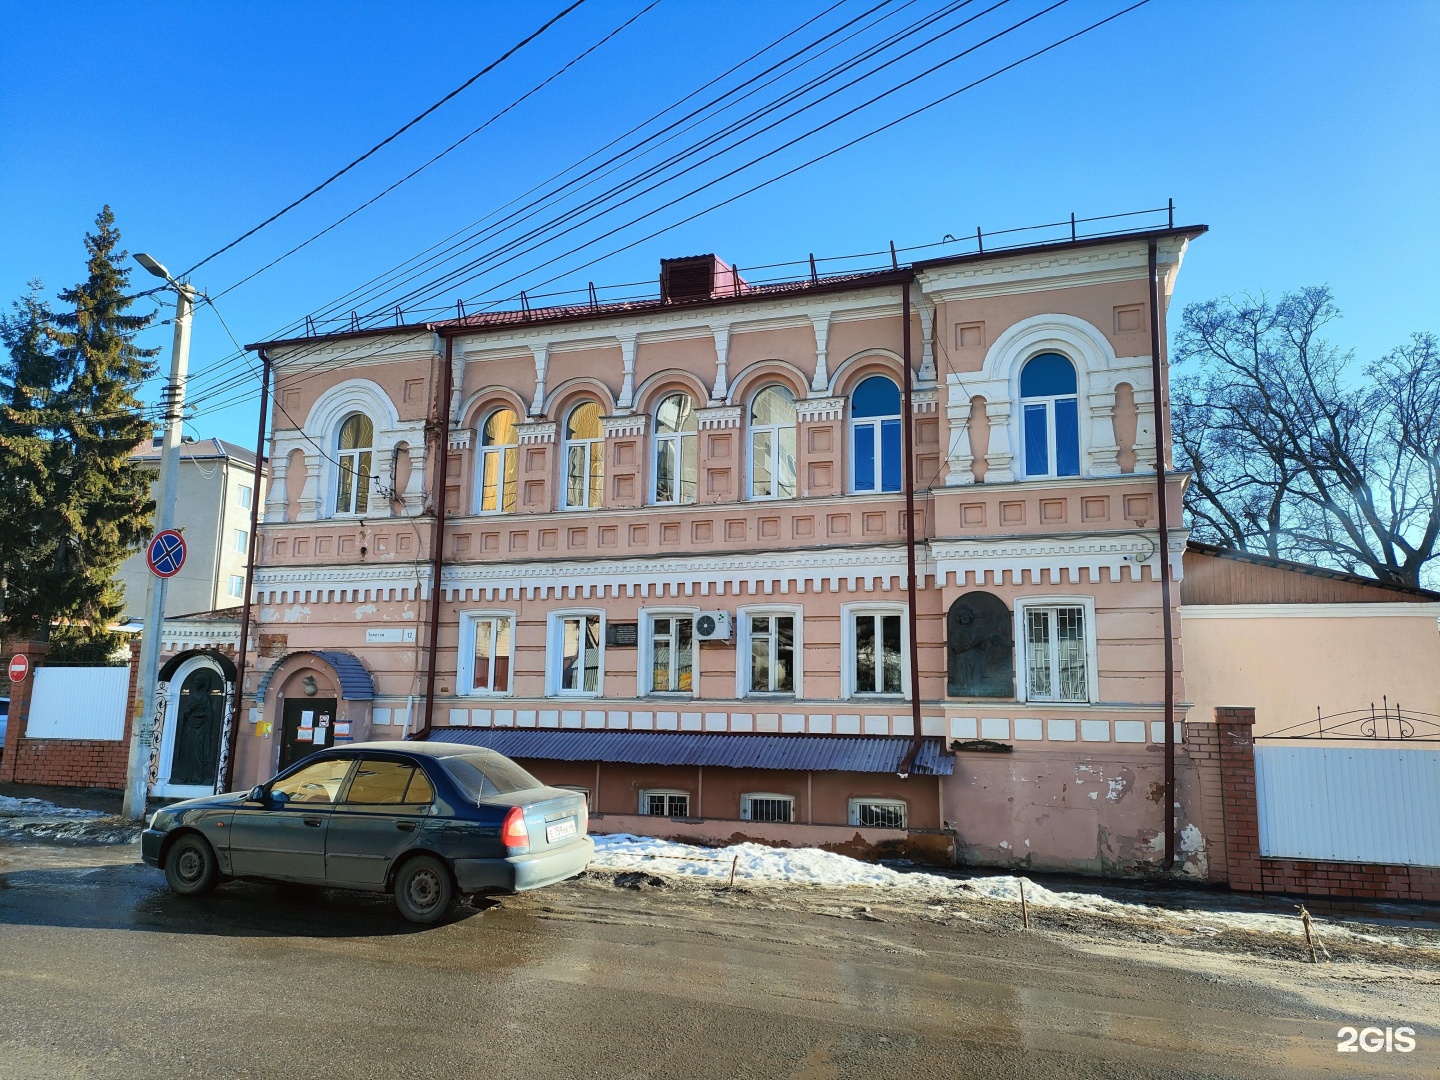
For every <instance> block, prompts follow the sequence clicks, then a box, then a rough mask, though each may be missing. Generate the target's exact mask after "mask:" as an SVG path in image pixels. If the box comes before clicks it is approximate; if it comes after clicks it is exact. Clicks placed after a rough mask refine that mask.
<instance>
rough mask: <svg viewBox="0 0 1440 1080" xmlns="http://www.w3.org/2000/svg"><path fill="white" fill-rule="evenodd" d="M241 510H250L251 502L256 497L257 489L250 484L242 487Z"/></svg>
mask: <svg viewBox="0 0 1440 1080" xmlns="http://www.w3.org/2000/svg"><path fill="white" fill-rule="evenodd" d="M239 494H240V509H241V510H249V509H250V501H251V500H252V499H253V498H254V497H255V489H254V488H252V487H250V485H248V484H241V485H240V493H239Z"/></svg>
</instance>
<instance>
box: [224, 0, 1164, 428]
mask: <svg viewBox="0 0 1440 1080" xmlns="http://www.w3.org/2000/svg"><path fill="white" fill-rule="evenodd" d="M1062 2H1063V0H1062ZM1148 2H1149V0H1139V2H1138V3H1135V4H1132V5H1130V6H1129V7H1126V8H1124V9H1122V10H1120V11H1118V12H1115V13H1114V14H1112V15H1109V16H1107V17H1105V18H1103V19H1100V20H1098V21H1096V22H1094V23H1092V24H1090V25H1088V26H1086V27H1084V28H1083V29H1081V30H1078V31H1076V32H1074V33H1072V34H1069V35H1066V36H1065V37H1063V38H1061V39H1059V40H1057V41H1054V42H1052V43H1050V44H1049V45H1046V46H1044V47H1042V48H1040V49H1037V50H1035V51H1033V52H1031V53H1029V54H1027V55H1026V56H1023V57H1021V58H1020V59H1018V60H1015V61H1012V62H1010V63H1008V64H1005V65H1003V66H1002V67H1000V68H997V69H996V70H994V71H992V72H990V73H989V74H987V75H985V76H983V77H981V78H979V79H976V80H973V81H972V82H970V83H967V84H966V85H965V86H962V87H960V88H958V89H956V90H954V91H951V92H950V93H947V94H944V95H942V96H941V97H939V98H936V99H935V100H933V101H931V102H929V103H927V104H925V105H923V106H920V107H919V108H917V109H914V110H911V111H910V112H908V113H906V114H904V115H903V116H900V117H898V118H896V119H894V120H891V121H888V122H886V123H885V124H882V125H879V126H878V127H875V128H873V129H871V130H869V131H867V132H865V133H863V134H862V135H860V136H858V137H856V138H854V139H851V140H849V141H847V142H846V143H844V144H842V145H840V146H837V147H834V148H833V149H831V150H828V151H826V152H825V153H823V154H819V155H817V156H815V157H813V158H811V159H809V160H808V161H806V162H803V163H801V164H799V165H797V166H794V167H793V168H791V169H788V170H786V171H785V172H782V173H780V174H778V175H777V176H774V177H771V178H769V179H767V180H764V181H762V182H761V183H759V184H756V185H753V186H752V187H750V188H748V189H746V190H745V191H742V192H740V193H738V194H736V195H733V196H730V197H728V198H726V199H723V200H721V201H720V202H717V203H714V204H712V205H711V206H708V207H706V208H704V209H702V210H699V211H697V212H696V213H694V214H691V215H689V216H688V217H686V218H683V219H681V220H680V221H678V222H674V223H672V224H670V225H667V226H665V227H664V228H662V229H659V230H657V231H655V232H653V233H650V234H649V235H647V236H645V237H641V238H639V239H637V240H634V241H631V242H629V243H627V244H624V245H622V246H621V247H618V248H615V249H612V250H610V251H607V252H606V253H605V254H603V255H600V256H597V257H596V258H594V259H591V260H589V261H588V262H586V263H583V264H580V265H579V266H576V267H572V268H571V269H569V270H567V271H566V272H565V273H562V274H559V275H556V276H554V277H552V278H549V279H547V281H546V282H542V283H540V284H542V285H543V284H548V283H549V282H553V281H556V280H559V279H560V278H561V277H564V276H566V274H569V273H573V272H575V271H576V270H580V269H584V268H585V267H587V266H591V265H594V264H595V263H597V262H600V261H603V260H604V259H606V258H609V257H611V256H613V255H614V254H617V253H619V252H620V251H624V250H628V249H629V248H631V247H635V246H637V245H638V244H641V243H644V242H646V241H648V240H651V239H654V238H655V237H657V236H659V235H661V234H663V233H664V232H667V231H669V230H670V229H673V228H676V227H678V226H679V225H683V224H685V223H687V222H689V221H693V220H695V219H696V218H698V217H701V216H703V215H704V214H707V213H710V212H712V211H714V210H716V209H719V208H720V207H722V206H725V205H728V204H730V203H732V202H735V201H736V200H738V199H741V198H744V197H745V196H746V195H749V194H752V193H754V192H755V191H758V190H760V189H762V188H764V187H767V186H769V185H771V184H774V183H777V182H778V181H780V180H782V179H785V178H786V177H788V176H791V175H794V174H795V173H797V172H799V171H801V170H803V169H805V168H808V167H810V166H811V165H814V164H816V163H817V162H819V161H823V160H825V159H826V158H828V157H831V156H833V155H835V154H837V153H840V152H842V151H843V150H846V149H848V148H850V147H852V146H854V145H856V144H858V143H860V142H863V141H865V140H866V139H869V138H872V137H874V136H875V135H878V134H880V133H881V132H883V131H886V130H889V129H890V128H892V127H895V126H896V125H898V124H901V123H903V122H905V121H906V120H909V119H912V118H913V117H915V116H918V115H920V114H921V113H924V112H927V111H929V110H930V109H933V108H935V107H937V106H939V105H941V104H943V103H944V102H946V101H949V100H952V99H953V98H955V97H957V96H959V95H960V94H963V93H965V92H967V91H969V90H971V89H974V88H975V87H977V86H980V85H983V84H984V83H986V82H989V81H990V80H992V79H994V78H997V77H998V76H999V75H1002V74H1004V73H1005V72H1008V71H1011V70H1013V69H1014V68H1016V67H1019V66H1021V65H1022V64H1025V63H1028V62H1030V61H1032V60H1034V59H1037V58H1038V57H1040V56H1043V55H1045V54H1046V53H1049V52H1051V51H1053V50H1054V49H1057V48H1059V47H1061V46H1062V45H1065V44H1067V43H1069V42H1071V41H1074V40H1076V39H1077V38H1079V37H1082V36H1084V35H1086V34H1089V33H1091V32H1093V31H1095V30H1097V29H1099V28H1100V27H1102V26H1104V25H1106V24H1107V23H1110V22H1113V21H1114V20H1116V19H1118V18H1121V17H1122V16H1124V15H1127V14H1129V13H1130V12H1132V11H1134V10H1136V9H1138V8H1140V7H1143V6H1144V5H1145V4H1147V3H1148ZM1054 6H1058V4H1057V5H1054ZM1046 10H1047V11H1048V10H1050V9H1046ZM1044 13H1045V12H1041V13H1040V14H1044ZM1035 17H1037V16H1032V17H1031V19H1033V18H1035ZM1026 21H1029V20H1026ZM1017 25H1018V24H1017ZM1006 32H1008V31H1006ZM995 36H996V37H998V36H1001V35H998V34H997V35H995ZM988 40H993V38H992V39H987V41H988ZM981 44H985V42H982V43H981ZM978 47H979V46H975V47H972V49H971V50H967V52H968V51H973V49H974V48H978ZM952 59H954V58H952ZM948 62H949V61H947V63H948ZM941 66H943V65H941ZM920 77H923V73H922V75H921V76H915V77H914V78H912V79H910V80H907V83H908V82H913V81H914V79H915V78H920ZM891 92H893V90H892V91H887V92H886V94H883V95H880V96H881V97H883V96H888V94H889V93H891ZM873 100H878V98H877V99H872V101H873ZM867 104H868V103H867ZM864 107H865V106H863V105H862V106H857V107H856V109H859V108H864ZM856 109H852V110H850V112H852V113H853V112H854V111H856ZM845 115H849V113H847V114H845ZM839 119H843V116H842V117H839V118H836V120H839ZM834 122H836V121H830V122H829V123H827V124H825V125H821V128H823V127H827V126H830V124H833V123H834ZM821 128H816V129H813V130H812V132H809V133H806V135H802V136H799V137H797V139H795V140H792V141H791V143H789V144H786V145H787V146H788V145H792V144H793V143H794V142H797V141H799V140H800V139H803V138H806V137H808V136H809V135H810V134H813V133H814V131H818V130H821ZM778 149H784V147H781V148H778ZM778 149H777V150H776V151H772V152H771V153H775V152H778ZM764 156H770V155H768V154H767V155H764ZM762 159H763V157H762ZM762 159H757V160H762ZM751 164H753V162H752V163H751ZM747 167H749V166H748V165H746V166H742V167H741V168H742V169H743V168H747ZM734 171H739V170H734ZM734 171H732V173H730V174H727V176H728V175H734ZM721 179H723V178H721ZM704 186H709V185H704ZM702 189H703V187H702V188H697V189H696V190H697V191H698V190H702ZM685 197H688V196H682V197H681V198H682V199H683V198H685ZM676 201H679V200H672V201H671V203H669V204H666V205H667V206H669V205H673V204H674V202H676ZM659 209H664V207H661V208H659ZM655 212H658V210H657V211H652V212H651V214H653V213H655ZM644 216H651V215H644ZM642 219H643V216H642V218H637V219H636V220H637V221H638V220H642ZM625 227H626V226H621V227H620V228H622V229H623V228H625ZM615 231H619V230H612V232H611V233H609V234H606V235H613V233H614V232H615ZM603 238H604V237H600V238H597V239H603ZM594 242H596V241H591V242H590V243H594ZM586 246H589V244H585V245H580V246H579V247H577V248H575V249H572V250H571V252H567V253H566V254H573V253H575V252H576V251H579V250H583V248H584V247H586ZM563 257H564V256H563V255H562V256H558V257H557V259H558V258H563ZM554 261H556V259H552V260H549V261H548V262H547V263H544V264H542V265H548V264H549V263H550V262H554ZM318 346H319V343H318V342H317V344H316V346H306V347H305V348H304V349H302V350H299V355H301V356H303V355H306V354H307V353H309V352H311V351H312V350H313V349H314V348H316V347H318ZM361 348H362V349H363V348H364V347H363V346H361ZM358 358H359V357H357V359H358ZM354 362H356V361H355V360H351V361H345V362H341V363H340V364H338V365H333V366H330V367H327V369H326V371H325V372H324V373H325V374H330V373H332V372H333V371H334V370H336V368H338V367H345V366H348V364H349V363H354ZM318 374H320V373H318V372H317V373H316V374H315V375H310V376H302V377H301V378H300V380H299V381H305V380H307V379H309V378H314V377H316V375H318ZM239 400H241V399H238V398H237V399H235V400H234V401H231V402H227V403H226V405H227V406H228V404H233V403H235V402H237V401H239Z"/></svg>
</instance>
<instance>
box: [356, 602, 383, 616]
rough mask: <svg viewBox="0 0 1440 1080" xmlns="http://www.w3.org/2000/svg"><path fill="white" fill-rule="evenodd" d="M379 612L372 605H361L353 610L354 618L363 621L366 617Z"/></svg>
mask: <svg viewBox="0 0 1440 1080" xmlns="http://www.w3.org/2000/svg"><path fill="white" fill-rule="evenodd" d="M379 610H380V609H379V608H378V607H377V606H376V605H374V604H361V605H360V606H359V607H357V608H356V609H355V618H357V619H363V618H365V616H366V615H374V614H375V612H377V611H379Z"/></svg>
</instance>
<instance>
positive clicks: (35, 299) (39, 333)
mask: <svg viewBox="0 0 1440 1080" xmlns="http://www.w3.org/2000/svg"><path fill="white" fill-rule="evenodd" d="M30 289H31V291H30V293H29V295H27V296H25V297H24V298H22V299H21V300H18V301H16V302H15V303H14V304H13V305H12V306H13V308H14V310H13V312H12V313H11V314H10V315H8V316H0V342H3V343H4V345H5V350H6V354H7V355H5V356H4V357H0V522H3V527H0V631H3V633H4V636H6V637H27V638H33V637H36V636H43V632H42V631H43V628H44V627H45V626H47V625H48V622H49V616H48V613H47V610H46V608H47V604H46V602H45V599H44V597H43V592H44V590H43V588H42V583H41V582H40V581H39V580H38V578H37V576H36V575H35V574H34V573H33V571H34V569H35V568H36V567H37V566H49V565H51V564H52V563H53V561H54V556H55V540H54V538H53V537H52V535H51V534H50V532H49V531H48V530H47V525H48V524H49V522H48V521H47V520H46V519H47V506H48V503H49V499H50V495H51V486H50V464H51V454H50V446H51V443H52V442H53V441H54V439H55V437H56V435H57V433H58V428H59V414H58V412H57V409H56V403H55V398H56V391H57V389H58V385H59V381H60V376H59V367H58V364H57V361H56V357H55V349H54V346H55V329H56V328H55V316H54V313H53V312H52V311H51V310H50V307H49V305H48V304H47V303H46V302H45V300H44V299H43V298H42V296H41V285H40V282H38V281H34V282H31V286H30Z"/></svg>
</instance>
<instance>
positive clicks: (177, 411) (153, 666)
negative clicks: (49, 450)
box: [122, 252, 195, 821]
mask: <svg viewBox="0 0 1440 1080" xmlns="http://www.w3.org/2000/svg"><path fill="white" fill-rule="evenodd" d="M135 261H136V262H137V263H139V264H140V265H141V266H143V267H144V268H145V269H146V270H148V271H149V272H150V273H152V274H154V275H155V276H156V277H158V278H164V279H165V281H166V283H167V284H168V285H169V286H170V288H172V289H174V290H175V339H174V342H173V344H172V345H171V348H170V380H169V381H168V382H167V383H166V384H165V389H164V391H163V392H162V394H161V399H160V400H161V405H162V406H163V407H164V410H165V434H164V439H163V441H162V443H161V451H160V492H159V494H158V496H157V497H156V499H155V527H154V530H153V532H152V535H153V533H155V532H163V531H164V530H166V529H170V528H173V527H174V525H175V489H176V485H177V481H178V479H179V470H180V436H181V423H182V416H181V413H182V410H183V408H184V405H185V373H186V369H187V368H188V367H189V364H190V317H191V314H192V313H193V311H194V308H195V290H194V289H193V288H192V287H191V286H189V285H184V284H181V283H180V282H178V281H176V280H175V279H174V278H173V277H171V276H170V271H168V270H166V269H165V267H164V266H162V265H161V264H160V263H159V262H158V261H157V260H156V259H154V258H153V257H151V256H149V255H146V254H145V253H144V252H141V253H140V254H138V255H136V256H135ZM168 584H169V579H167V578H163V577H160V576H159V575H158V574H153V573H152V574H151V575H150V578H149V581H148V582H147V583H146V587H145V629H144V631H143V633H142V635H141V638H140V671H139V678H138V681H139V683H140V691H141V705H140V714H139V715H138V716H136V717H135V718H134V720H133V722H132V723H131V725H130V763H129V766H128V768H127V770H126V774H125V803H124V808H123V811H122V812H123V813H124V814H125V816H126V817H129V818H132V819H134V820H136V821H139V820H141V819H142V818H143V817H144V816H145V802H146V799H147V798H148V797H149V794H150V747H151V742H152V739H153V736H154V731H155V724H156V723H157V717H156V716H155V696H156V693H157V690H158V683H159V679H160V639H161V637H162V636H163V633H164V628H165V594H166V591H167V589H166V586H167V585H168Z"/></svg>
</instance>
